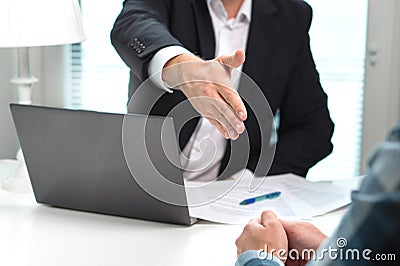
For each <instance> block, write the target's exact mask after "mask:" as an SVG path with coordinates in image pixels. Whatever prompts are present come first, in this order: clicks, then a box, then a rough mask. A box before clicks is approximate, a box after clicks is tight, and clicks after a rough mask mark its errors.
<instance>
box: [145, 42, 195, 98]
mask: <svg viewBox="0 0 400 266" xmlns="http://www.w3.org/2000/svg"><path fill="white" fill-rule="evenodd" d="M181 54H191V52H190V51H189V50H187V49H186V48H184V47H182V46H178V45H174V46H168V47H165V48H163V49H161V50H159V51H158V52H157V53H156V54H155V55H154V57H153V58H152V59H151V61H150V64H149V75H150V79H151V80H152V81H153V82H154V83H155V84H156V85H157V86H158V87H160V88H162V89H164V90H166V91H168V92H173V91H172V90H171V89H170V88H168V87H167V85H166V84H165V83H164V81H163V80H162V77H161V74H162V70H163V67H164V65H165V64H166V63H167V62H168V61H169V60H171V59H172V58H174V57H175V56H178V55H181Z"/></svg>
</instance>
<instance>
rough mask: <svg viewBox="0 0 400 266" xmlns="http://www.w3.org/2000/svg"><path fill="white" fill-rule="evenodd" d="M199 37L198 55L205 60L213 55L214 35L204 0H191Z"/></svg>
mask: <svg viewBox="0 0 400 266" xmlns="http://www.w3.org/2000/svg"><path fill="white" fill-rule="evenodd" d="M192 6H193V10H194V16H195V19H196V26H197V34H198V39H199V47H200V56H201V57H202V58H203V59H205V60H210V59H213V58H214V57H215V37H214V30H213V26H212V21H211V16H210V13H209V11H208V7H207V2H206V0H192Z"/></svg>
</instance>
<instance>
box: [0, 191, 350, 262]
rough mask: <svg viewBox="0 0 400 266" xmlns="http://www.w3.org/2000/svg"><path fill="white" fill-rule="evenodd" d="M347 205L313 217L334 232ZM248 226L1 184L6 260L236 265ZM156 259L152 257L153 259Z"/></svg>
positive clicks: (1, 251) (1, 248) (0, 231)
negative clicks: (85, 206)
mask: <svg viewBox="0 0 400 266" xmlns="http://www.w3.org/2000/svg"><path fill="white" fill-rule="evenodd" d="M343 213H344V210H343V209H341V210H338V211H335V212H332V213H329V214H327V215H324V216H320V217H316V218H314V219H313V220H312V221H311V222H312V223H313V224H314V225H316V226H317V227H318V228H320V229H321V230H322V231H323V232H324V233H326V234H328V235H329V234H331V233H332V232H333V230H334V229H335V227H336V226H337V224H338V222H339V220H340V218H341V217H342V215H343ZM242 228H243V226H236V225H221V224H214V223H208V222H205V221H201V222H199V223H197V224H195V225H193V226H190V227H185V226H179V225H170V224H164V223H156V222H148V221H141V220H135V219H129V218H122V217H115V216H108V215H101V214H93V213H86V212H79V211H71V210H64V209H59V208H53V207H48V206H44V205H40V204H37V203H36V202H35V200H34V197H33V194H31V193H29V194H18V193H10V192H7V191H4V190H1V189H0V265H7V266H28V265H29V266H39V265H40V266H46V265H57V266H64V265H65V266H66V265H68V266H72V265H73V266H75V265H82V266H83V265H85V266H89V265H96V266H101V265H107V266H108V265H152V264H153V265H154V262H153V263H151V260H156V261H159V263H157V264H158V265H161V264H162V265H173V266H179V265H219V266H223V265H234V262H235V260H236V246H235V239H236V238H237V237H238V236H239V234H240V233H241V231H242ZM148 260H150V261H148Z"/></svg>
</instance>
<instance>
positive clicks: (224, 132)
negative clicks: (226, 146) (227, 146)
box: [206, 117, 230, 139]
mask: <svg viewBox="0 0 400 266" xmlns="http://www.w3.org/2000/svg"><path fill="white" fill-rule="evenodd" d="M206 118H207V120H208V121H209V122H210V124H211V125H213V126H214V127H215V128H216V129H217V130H218V131H219V132H220V133H221V134H222V136H224V138H226V139H230V136H229V133H228V131H227V130H226V129H225V127H224V126H223V125H221V124H220V123H219V122H218V121H217V120H215V119H213V118H211V117H206Z"/></svg>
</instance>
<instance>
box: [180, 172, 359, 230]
mask: <svg viewBox="0 0 400 266" xmlns="http://www.w3.org/2000/svg"><path fill="white" fill-rule="evenodd" d="M185 186H186V190H187V192H186V193H187V197H188V203H189V213H190V215H191V216H192V217H196V218H200V219H204V220H208V221H213V222H218V223H226V224H245V223H247V222H248V221H249V220H250V219H252V218H256V217H260V215H261V213H262V211H264V210H272V211H274V212H275V213H276V214H277V216H278V217H279V218H282V219H288V220H292V219H296V220H297V219H310V218H311V217H314V216H317V215H322V214H325V213H327V212H330V211H332V210H335V209H337V208H340V207H343V206H345V205H347V204H349V203H350V202H351V199H350V192H351V191H350V189H347V188H344V187H340V186H335V185H332V184H329V183H318V182H311V181H308V180H306V179H305V178H303V177H299V176H296V175H293V174H285V175H279V176H271V177H266V178H260V177H257V178H253V174H252V173H251V172H250V171H248V170H245V171H241V173H238V174H236V175H235V176H234V178H233V179H232V180H226V181H215V182H211V183H201V182H185ZM276 191H279V192H281V194H280V196H279V197H277V198H274V199H265V200H262V201H258V202H255V203H252V204H248V205H240V202H241V201H242V200H244V199H248V198H252V197H256V196H260V195H264V194H267V193H272V192H276Z"/></svg>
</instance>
